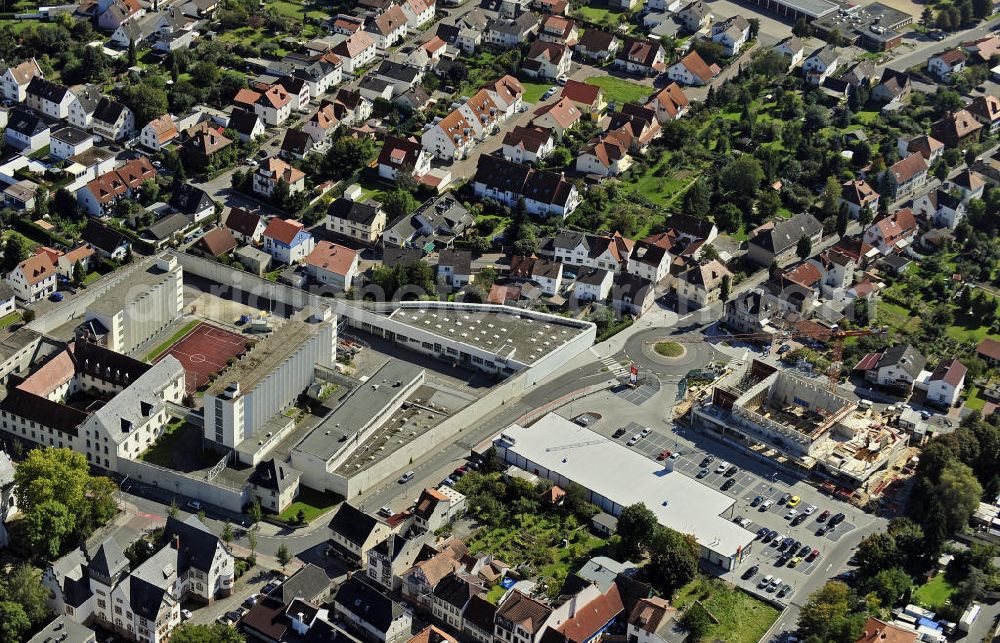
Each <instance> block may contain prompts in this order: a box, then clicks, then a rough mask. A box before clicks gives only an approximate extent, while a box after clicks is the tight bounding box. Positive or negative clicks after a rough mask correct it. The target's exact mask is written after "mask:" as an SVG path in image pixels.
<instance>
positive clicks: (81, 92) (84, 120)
mask: <svg viewBox="0 0 1000 643" xmlns="http://www.w3.org/2000/svg"><path fill="white" fill-rule="evenodd" d="M72 94H73V99H72V100H71V101H70V103H69V124H70V125H72V126H73V127H78V128H80V129H83V130H89V129H90V124H91V122H92V121H93V119H94V110H96V109H97V106H98V105H99V104H100V102H101V99H102V98H104V97H103V96H102V95H101V92H100V90H98V88H96V87H92V86H90V85H82V86H80V87H77V88H76V89H74V90H72Z"/></svg>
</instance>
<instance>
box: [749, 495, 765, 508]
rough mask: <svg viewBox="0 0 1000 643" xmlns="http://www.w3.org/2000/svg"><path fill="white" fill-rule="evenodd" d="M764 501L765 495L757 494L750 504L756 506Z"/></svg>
mask: <svg viewBox="0 0 1000 643" xmlns="http://www.w3.org/2000/svg"><path fill="white" fill-rule="evenodd" d="M762 502H764V496H757V497H756V498H754V499H753V500H751V501H750V506H751V507H756V506H757V505H759V504H760V503H762Z"/></svg>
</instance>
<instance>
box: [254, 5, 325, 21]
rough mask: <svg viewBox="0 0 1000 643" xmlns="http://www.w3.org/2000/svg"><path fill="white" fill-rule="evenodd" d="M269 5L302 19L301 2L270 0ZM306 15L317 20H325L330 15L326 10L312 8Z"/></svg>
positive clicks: (285, 13)
mask: <svg viewBox="0 0 1000 643" xmlns="http://www.w3.org/2000/svg"><path fill="white" fill-rule="evenodd" d="M268 5H270V7H271V8H273V9H274V10H275V11H277V12H278V13H279V14H281V15H283V16H287V17H289V18H297V19H299V20H302V3H301V2H293V1H292V0H276V1H275V2H269V3H268ZM306 15H307V16H309V17H310V18H316V19H317V20H323V19H325V18H328V17H329V15H328V14H327V13H326V12H325V11H320V10H318V9H311V10H309V11H307V12H306Z"/></svg>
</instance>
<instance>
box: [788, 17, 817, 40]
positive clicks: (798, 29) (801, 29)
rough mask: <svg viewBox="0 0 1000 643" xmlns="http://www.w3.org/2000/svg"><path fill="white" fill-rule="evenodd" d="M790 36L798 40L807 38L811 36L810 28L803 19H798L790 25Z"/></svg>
mask: <svg viewBox="0 0 1000 643" xmlns="http://www.w3.org/2000/svg"><path fill="white" fill-rule="evenodd" d="M792 34H794V35H795V36H797V37H799V38H808V37H809V36H811V35H812V26H811V25H810V24H809V23H808V22H806V19H805V18H799V19H798V20H796V21H795V24H794V25H792Z"/></svg>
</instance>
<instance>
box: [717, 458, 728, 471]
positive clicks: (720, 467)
mask: <svg viewBox="0 0 1000 643" xmlns="http://www.w3.org/2000/svg"><path fill="white" fill-rule="evenodd" d="M728 468H729V463H728V462H726V461H725V460H723V461H722V462H720V463H719V464H718V466H716V467H715V472H716V473H722V472H723V471H725V470H726V469H728Z"/></svg>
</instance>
